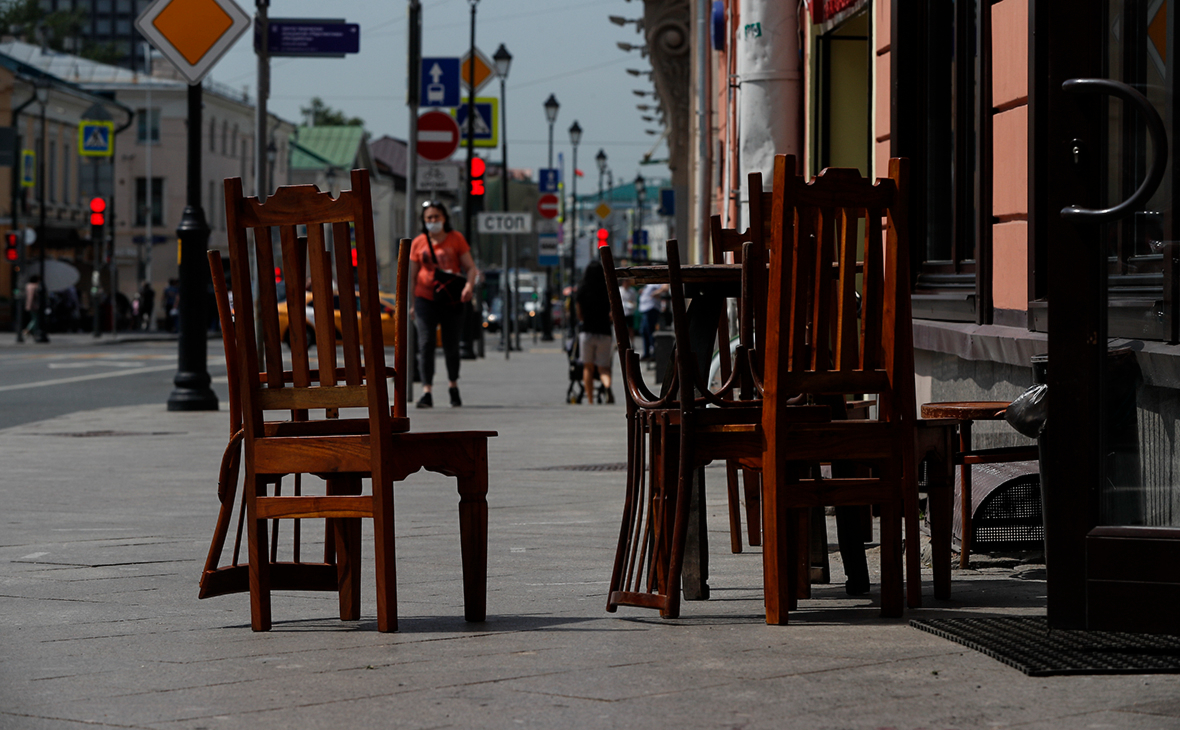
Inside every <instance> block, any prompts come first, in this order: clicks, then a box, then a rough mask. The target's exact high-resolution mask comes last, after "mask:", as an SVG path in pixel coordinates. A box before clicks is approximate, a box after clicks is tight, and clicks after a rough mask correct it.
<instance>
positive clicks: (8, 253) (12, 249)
mask: <svg viewBox="0 0 1180 730" xmlns="http://www.w3.org/2000/svg"><path fill="white" fill-rule="evenodd" d="M19 255H20V253H19V251H18V249H17V236H16V233H5V234H4V260H5V261H16V260H17V258H19Z"/></svg>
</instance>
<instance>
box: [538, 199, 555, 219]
mask: <svg viewBox="0 0 1180 730" xmlns="http://www.w3.org/2000/svg"><path fill="white" fill-rule="evenodd" d="M557 203H558V201H557V196H556V195H554V194H553V193H546V194H544V195H542V196H541V197H540V198H538V199H537V212H538V213H540V214H541V217H542V218H556V217H557Z"/></svg>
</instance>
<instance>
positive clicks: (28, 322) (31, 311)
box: [21, 274, 41, 337]
mask: <svg viewBox="0 0 1180 730" xmlns="http://www.w3.org/2000/svg"><path fill="white" fill-rule="evenodd" d="M40 291H41V276H40V275H39V274H33V275H32V276H30V277H29V280H28V281H27V282H25V326H24V329H22V330H21V334H22V335H24V336H25V337H28V336H29V333H30V332H31V331H33V330H36V329H37V323H38V322H40V321H41V313H40V312H39V311H38V306H37V299H38V294H39V293H40Z"/></svg>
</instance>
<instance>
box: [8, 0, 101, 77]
mask: <svg viewBox="0 0 1180 730" xmlns="http://www.w3.org/2000/svg"><path fill="white" fill-rule="evenodd" d="M89 20H90V19H89V17H87V15H86V11H85V10H58V11H55V12H52V13H49V12H46V11H45V10H44V9H42V7H41V4H40V3H39V2H38V0H0V35H11V36H15V37H17V38H22V39H23V40H25V41H26V42H28V43H38V44H39V43H41V42H42V41H44V43H45V45H47V46H48V47H49V48H52V49H53V50H55V51H61V52H64V53H74V54H77V55H79V56H81V57H83V58H89V59H90V60H92V61H98V62H99V63H111V64H114V63H119V62H121V61H122V60H123V55H124V54H122V53H121V52H120V51H119V49H118V48H117V47H116V46H115V44H114V43H94V42H91V41H87V40H86V39H84V38H83V37H82V29H83V28H84V27H85V26H86V24H87V23H88V22H89Z"/></svg>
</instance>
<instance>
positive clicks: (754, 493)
mask: <svg viewBox="0 0 1180 730" xmlns="http://www.w3.org/2000/svg"><path fill="white" fill-rule="evenodd" d="M742 483H743V485H744V486H745V488H746V532H747V533H748V534H749V536H750V546H751V547H757V546H759V545H761V544H762V475H761V474H759V473H758V472H756V471H754V470H753V469H742Z"/></svg>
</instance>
